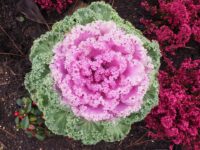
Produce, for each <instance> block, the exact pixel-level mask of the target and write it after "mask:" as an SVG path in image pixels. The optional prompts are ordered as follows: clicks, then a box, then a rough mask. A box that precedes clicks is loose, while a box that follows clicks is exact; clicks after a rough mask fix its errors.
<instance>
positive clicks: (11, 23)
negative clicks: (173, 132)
mask: <svg viewBox="0 0 200 150" xmlns="http://www.w3.org/2000/svg"><path fill="white" fill-rule="evenodd" d="M17 2H18V0H0V150H1V147H4V149H7V150H18V149H22V150H39V149H40V150H64V149H65V150H66V149H69V150H93V149H94V150H129V149H130V150H134V149H136V150H158V149H159V150H167V149H168V147H169V143H168V142H166V141H153V140H151V139H148V138H147V137H146V136H145V135H146V129H145V125H144V123H137V124H135V125H133V126H132V130H131V132H130V134H129V135H128V136H127V138H125V139H124V140H123V141H121V142H115V143H105V142H101V143H99V144H97V145H94V146H83V145H82V144H81V143H80V142H78V141H73V140H69V139H67V138H64V137H60V136H54V137H51V138H48V139H46V140H45V141H43V142H40V141H38V140H36V139H29V138H28V137H27V136H26V135H25V134H24V132H23V131H16V129H15V123H14V116H13V112H14V111H15V110H16V109H17V107H16V99H18V98H21V97H23V96H28V93H27V91H26V90H25V88H24V84H23V81H24V76H25V74H26V73H27V72H29V71H30V68H31V63H30V62H29V60H28V54H29V52H30V47H31V45H32V43H33V41H34V40H35V39H36V38H37V37H39V36H40V35H41V34H42V33H45V32H46V31H47V30H48V28H47V26H46V25H43V24H39V23H36V22H34V21H31V20H29V19H26V18H25V19H24V20H23V19H22V20H21V19H20V17H21V16H23V15H22V14H21V13H20V12H19V11H17V9H16V4H17ZM110 3H111V4H112V5H113V7H114V8H115V9H116V10H117V11H118V12H119V14H120V16H122V17H123V18H125V19H127V20H129V21H131V22H132V23H133V24H134V25H135V26H136V27H137V28H139V29H142V26H140V25H139V23H138V18H139V17H140V16H141V15H142V12H141V11H140V10H139V1H138V0H137V1H136V2H132V3H130V0H123V1H122V0H116V1H112V0H111V1H110ZM66 14H67V13H65V14H63V15H58V14H57V13H55V12H53V13H44V14H43V15H44V18H45V19H46V20H47V22H48V23H49V26H51V25H52V23H54V22H56V21H57V20H59V19H62V17H63V16H64V15H66ZM19 51H21V52H22V53H23V54H24V55H25V56H23V57H22V56H18V55H21V54H20V52H19ZM15 55H16V56H15Z"/></svg>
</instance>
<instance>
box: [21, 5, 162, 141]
mask: <svg viewBox="0 0 200 150" xmlns="http://www.w3.org/2000/svg"><path fill="white" fill-rule="evenodd" d="M30 60H31V62H32V71H31V72H30V73H28V74H27V75H26V80H25V85H26V88H27V89H28V91H29V93H30V94H31V97H32V99H34V100H35V102H36V103H37V104H38V107H39V108H40V110H41V111H42V112H43V113H44V118H45V124H46V125H47V127H48V128H49V129H50V130H51V131H52V132H54V133H56V134H59V135H64V136H69V137H72V138H74V139H76V140H82V142H83V143H84V144H95V143H97V142H99V141H101V140H104V141H110V142H112V141H119V140H121V139H123V138H124V137H125V136H126V135H127V134H128V132H129V131H130V129H131V124H132V123H134V122H137V121H140V120H142V119H144V117H145V116H146V115H147V114H148V113H149V112H150V110H151V109H152V108H153V107H154V106H156V105H157V103H158V81H157V72H158V69H159V65H160V51H159V46H158V44H157V42H155V41H152V42H151V41H149V40H148V39H146V38H145V37H144V36H143V35H142V33H141V32H140V31H138V30H137V29H135V28H134V27H133V26H132V25H131V24H130V23H129V22H127V21H125V20H123V19H121V18H120V17H119V16H118V14H117V13H116V11H115V10H113V9H112V8H111V6H110V5H108V4H105V3H103V2H94V3H92V4H91V5H90V6H89V7H87V8H83V9H79V10H78V11H76V12H75V13H74V14H73V15H72V16H70V17H68V16H67V17H65V18H64V19H63V20H62V21H60V22H58V23H56V24H55V25H54V26H53V29H52V31H50V32H47V33H46V34H44V35H42V36H41V37H40V38H39V39H37V40H36V41H34V44H33V46H32V48H31V54H30Z"/></svg>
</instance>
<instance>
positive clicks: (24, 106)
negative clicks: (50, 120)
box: [14, 98, 51, 140]
mask: <svg viewBox="0 0 200 150" xmlns="http://www.w3.org/2000/svg"><path fill="white" fill-rule="evenodd" d="M16 103H17V105H18V106H19V111H16V112H15V113H14V115H15V123H16V127H17V129H23V130H24V131H25V133H26V134H27V135H28V137H36V138H37V139H39V140H44V139H45V137H46V136H50V135H51V132H50V131H49V130H48V129H47V127H46V126H45V124H44V119H43V113H42V112H41V111H40V110H39V109H38V107H37V106H36V104H35V103H33V101H32V100H31V99H30V98H23V99H18V100H17V102H16Z"/></svg>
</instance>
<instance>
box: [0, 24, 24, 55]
mask: <svg viewBox="0 0 200 150" xmlns="http://www.w3.org/2000/svg"><path fill="white" fill-rule="evenodd" d="M0 29H1V30H2V31H3V33H4V34H5V35H6V36H7V37H8V38H9V40H10V41H11V42H12V44H13V45H14V47H15V48H16V49H17V50H18V52H19V53H20V54H21V55H22V56H24V53H23V52H22V51H21V50H20V49H19V47H18V46H17V44H16V43H15V41H14V40H13V39H12V38H11V37H10V35H9V34H8V33H7V32H6V31H5V30H4V28H3V27H2V26H1V25H0Z"/></svg>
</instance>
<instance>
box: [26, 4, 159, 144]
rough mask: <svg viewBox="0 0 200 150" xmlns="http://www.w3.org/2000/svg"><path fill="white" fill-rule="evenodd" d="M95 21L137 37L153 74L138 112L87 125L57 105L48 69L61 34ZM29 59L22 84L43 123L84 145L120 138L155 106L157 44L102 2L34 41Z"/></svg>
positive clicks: (61, 22) (77, 13) (57, 100)
mask: <svg viewBox="0 0 200 150" xmlns="http://www.w3.org/2000/svg"><path fill="white" fill-rule="evenodd" d="M95 20H104V21H108V20H112V21H114V22H115V23H116V24H117V25H118V26H119V27H120V28H122V29H124V30H125V31H126V32H127V33H132V34H135V35H136V36H138V37H139V38H140V39H141V40H142V41H143V44H144V47H145V48H146V49H147V50H148V55H149V56H151V58H152V60H153V64H154V71H153V72H152V74H151V86H150V87H149V90H148V92H147V93H146V95H145V98H144V103H143V106H142V108H141V110H140V111H139V112H137V113H132V114H131V115H130V116H129V117H127V118H121V119H118V120H115V121H102V122H89V121H87V120H85V119H83V118H79V117H76V116H75V115H74V114H73V113H72V112H71V110H70V108H68V107H66V106H64V105H61V104H60V100H59V99H60V97H59V95H58V94H57V93H56V92H55V90H54V88H53V79H52V78H51V74H50V69H49V64H50V62H51V59H52V56H53V52H52V49H53V47H54V46H55V45H56V43H58V42H59V41H61V40H63V38H64V35H65V34H66V33H67V32H69V31H70V29H71V28H72V27H73V26H75V25H77V24H82V25H84V24H87V23H90V22H92V21H95ZM30 60H31V62H32V71H31V72H30V73H28V74H27V75H26V80H25V85H26V88H27V89H28V91H29V93H30V95H31V97H32V99H33V100H34V101H35V102H36V103H37V105H38V107H39V109H40V110H41V111H42V112H43V113H44V117H45V124H46V125H47V127H48V128H49V129H50V130H51V131H52V132H53V133H55V134H58V135H64V136H69V137H72V138H74V139H76V140H82V142H83V143H84V144H95V143H97V142H99V141H101V140H104V141H109V142H112V141H119V140H121V139H123V138H124V137H125V136H126V135H127V134H128V132H129V131H130V129H131V124H133V123H134V122H138V121H141V120H142V119H144V117H145V116H146V115H147V114H148V113H149V112H150V110H151V109H152V107H154V106H156V105H157V104H158V82H157V71H158V69H159V66H160V50H159V46H158V44H157V42H155V41H152V42H151V41H149V40H148V39H147V38H145V37H144V36H143V35H142V33H141V32H140V31H139V30H137V29H135V28H134V27H133V26H132V25H131V23H129V22H127V21H125V20H123V19H122V18H120V17H119V15H118V14H117V13H116V11H115V10H114V9H112V8H111V6H110V5H108V4H105V3H103V2H95V3H92V4H91V5H90V6H89V7H87V8H83V9H79V10H78V11H76V12H75V13H74V14H73V15H72V16H71V17H68V16H67V17H65V18H64V19H63V20H62V21H59V22H57V23H56V24H55V25H54V26H53V28H52V31H50V32H47V33H46V34H44V35H42V36H41V37H40V38H39V39H37V40H35V41H34V44H33V46H32V48H31V54H30Z"/></svg>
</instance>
